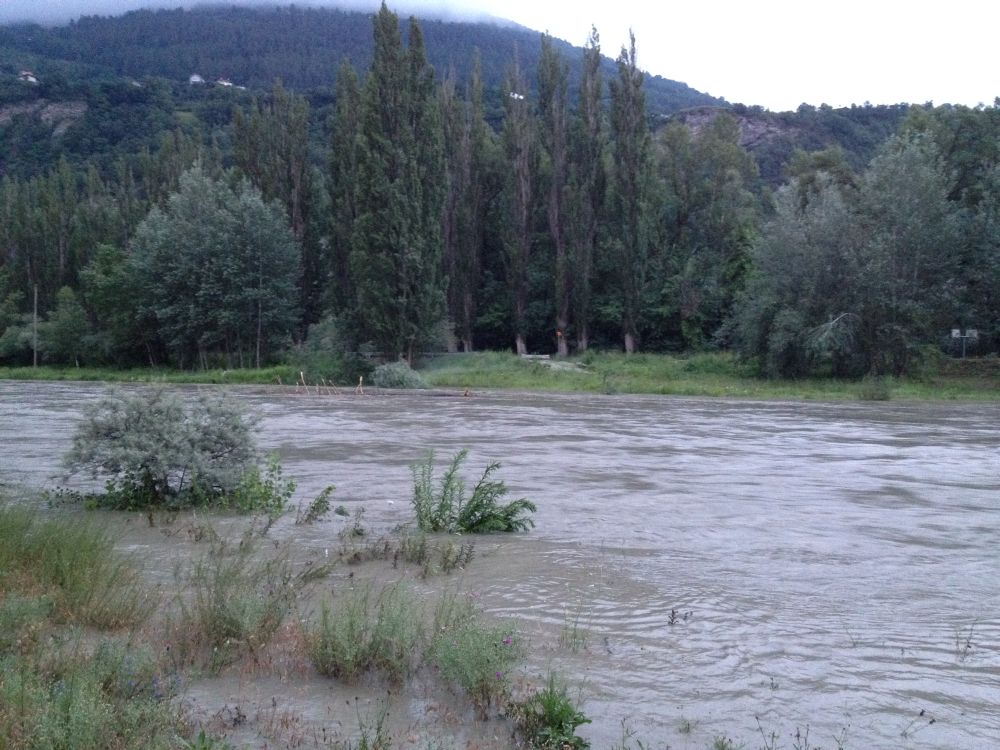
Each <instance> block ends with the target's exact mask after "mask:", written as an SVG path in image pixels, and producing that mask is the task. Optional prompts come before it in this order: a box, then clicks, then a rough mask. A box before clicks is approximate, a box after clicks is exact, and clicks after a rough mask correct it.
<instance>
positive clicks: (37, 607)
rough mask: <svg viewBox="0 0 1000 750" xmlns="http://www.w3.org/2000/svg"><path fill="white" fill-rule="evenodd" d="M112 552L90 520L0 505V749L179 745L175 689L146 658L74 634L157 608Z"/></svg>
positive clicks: (131, 621)
mask: <svg viewBox="0 0 1000 750" xmlns="http://www.w3.org/2000/svg"><path fill="white" fill-rule="evenodd" d="M113 546H114V545H113V543H112V541H111V540H110V539H109V538H108V536H107V532H106V531H105V530H103V529H100V528H98V527H97V526H96V524H95V523H93V522H92V521H89V520H88V521H85V522H83V523H81V522H80V520H79V519H78V518H45V517H43V516H40V515H38V514H37V513H34V512H29V511H27V510H24V509H20V508H11V507H0V592H3V593H2V594H0V747H5V748H6V747H12V748H13V747H17V748H26V749H29V750H35V749H37V750H48V749H49V748H81V749H83V750H99V749H101V748H108V747H150V748H168V747H172V746H173V740H174V738H175V737H176V736H177V733H178V732H179V731H181V729H182V726H181V721H180V720H179V718H178V712H177V711H176V710H175V709H174V707H173V706H172V705H171V699H172V698H173V697H174V694H175V691H174V688H175V681H174V680H173V679H172V678H171V677H170V676H169V675H166V674H164V673H163V672H162V670H161V669H160V667H159V665H158V664H157V662H156V659H155V658H154V657H153V655H152V654H151V653H150V652H149V651H148V650H145V649H142V648H138V647H133V646H131V645H125V644H124V643H122V642H120V641H118V640H110V639H107V638H104V637H100V638H98V637H95V636H94V634H93V631H90V634H89V635H88V636H87V637H83V636H82V635H81V633H83V632H84V631H83V630H82V629H80V628H78V627H76V626H81V625H82V626H89V627H93V628H98V629H100V630H110V629H120V628H130V627H134V626H136V625H139V624H141V623H142V622H143V621H144V620H145V618H146V617H147V615H148V614H149V612H150V604H151V602H152V597H151V596H150V595H149V594H148V593H147V592H146V590H145V588H144V587H143V586H142V585H141V578H140V576H139V574H138V571H136V570H135V569H134V568H133V567H132V566H130V565H129V564H128V562H127V561H126V560H124V559H122V558H121V557H120V556H119V555H117V554H115V553H114V551H113ZM66 625H69V626H71V627H69V628H67V627H65V626H66Z"/></svg>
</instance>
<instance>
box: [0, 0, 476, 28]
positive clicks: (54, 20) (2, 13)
mask: <svg viewBox="0 0 1000 750" xmlns="http://www.w3.org/2000/svg"><path fill="white" fill-rule="evenodd" d="M291 4H293V2H292V0H287V2H277V1H276V0H235V1H234V0H229V1H228V2H219V3H212V2H204V0H202V1H201V2H184V1H183V0H180V1H176V0H175V2H170V0H62V1H61V2H59V3H40V2H38V0H3V2H0V24H8V23H19V22H24V21H33V22H35V23H41V24H45V25H58V24H64V23H67V22H69V21H71V20H74V19H76V18H79V17H80V16H120V15H122V14H124V13H128V12H129V11H133V10H141V9H144V8H146V9H149V8H178V7H183V8H193V7H197V6H200V5H202V6H203V5H223V6H231V5H244V6H265V7H267V6H270V7H274V6H277V5H291ZM294 4H295V5H298V6H312V7H320V6H323V7H332V8H342V9H344V10H360V11H369V12H374V11H376V10H378V8H379V6H380V5H381V0H304V1H303V0H295V2H294ZM389 7H390V8H392V10H394V11H396V12H397V13H399V14H401V15H410V14H412V15H417V16H420V17H421V18H436V19H443V20H465V21H469V20H474V21H482V20H491V19H490V18H489V16H487V15H486V14H485V13H483V12H482V11H481V10H477V9H476V8H475V7H474V3H472V2H462V1H461V0H434V1H431V2H428V1H427V0H402V1H401V2H395V3H394V2H390V3H389Z"/></svg>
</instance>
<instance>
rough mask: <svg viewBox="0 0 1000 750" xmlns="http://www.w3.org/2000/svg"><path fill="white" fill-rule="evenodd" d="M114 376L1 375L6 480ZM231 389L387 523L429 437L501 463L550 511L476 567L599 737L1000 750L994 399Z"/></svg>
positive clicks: (264, 427)
mask: <svg viewBox="0 0 1000 750" xmlns="http://www.w3.org/2000/svg"><path fill="white" fill-rule="evenodd" d="M103 392H104V387H103V386H100V385H97V384H79V383H26V382H0V481H4V482H7V483H20V484H26V485H31V486H38V485H45V486H52V485H54V484H58V483H60V482H62V481H63V480H62V479H60V478H59V471H60V467H59V459H60V457H61V456H62V455H63V454H64V453H65V451H66V450H67V449H68V447H69V443H70V439H71V436H72V434H73V430H74V428H75V424H76V422H77V420H78V419H79V416H80V409H81V407H82V406H83V405H84V404H85V403H88V402H89V401H92V400H93V399H95V398H97V397H98V396H99V395H100V394H101V393H103ZM233 393H235V394H237V396H238V397H239V398H240V399H241V400H244V401H245V402H246V403H247V404H248V406H250V407H252V408H253V409H254V410H256V411H257V412H258V413H259V414H260V415H261V417H262V420H261V423H260V432H259V442H260V445H261V447H262V448H263V449H264V450H266V451H277V452H278V453H279V454H280V456H281V459H282V462H283V466H284V469H285V472H286V474H287V475H289V476H292V477H295V478H296V479H297V480H298V482H299V494H298V497H301V498H305V499H308V498H310V497H312V496H314V495H315V494H316V493H317V492H319V490H320V489H322V487H324V486H326V485H327V484H331V483H332V484H335V485H336V487H337V489H336V492H335V495H334V502H335V503H343V504H344V505H345V506H346V507H348V508H356V507H362V506H363V507H364V508H365V522H366V523H368V524H370V525H371V526H372V527H373V528H376V529H384V530H389V529H392V528H394V527H395V526H397V525H399V524H402V523H405V522H407V521H409V520H410V517H411V509H410V505H409V498H410V495H411V486H412V483H411V477H410V470H409V465H410V464H411V463H413V462H414V461H417V460H419V459H421V458H422V457H424V456H425V455H426V452H427V451H428V450H429V449H433V450H435V452H436V454H437V456H438V457H439V460H440V462H441V463H443V462H444V460H445V459H446V458H448V457H450V456H451V455H453V454H454V453H455V452H456V451H458V450H459V449H461V448H468V449H469V451H470V456H469V462H468V472H467V478H469V479H475V478H478V474H477V472H479V471H481V470H482V468H483V467H484V466H485V465H486V463H487V462H488V461H489V460H492V459H497V460H500V461H501V462H502V463H503V466H502V469H501V470H500V477H501V478H503V479H505V480H506V482H507V484H508V485H509V487H510V488H511V490H512V493H513V494H514V495H515V496H526V497H528V498H530V499H531V500H533V501H534V502H536V503H537V505H538V512H537V513H536V514H535V516H534V518H535V522H536V528H535V529H534V530H532V531H531V532H530V533H528V534H523V535H515V536H508V537H503V538H497V537H487V538H484V539H483V540H480V541H478V542H477V545H478V546H477V557H476V559H475V561H474V564H472V565H470V566H469V569H468V570H467V571H466V573H465V574H464V575H463V576H462V579H461V584H462V586H463V587H465V588H466V589H468V590H470V591H474V592H475V593H476V595H477V596H478V597H479V600H480V601H481V602H482V603H483V606H484V607H485V608H486V609H488V610H489V611H490V612H491V613H493V614H496V615H498V616H514V617H516V618H517V620H518V622H519V623H521V625H522V628H523V629H524V631H525V633H526V634H528V635H529V637H530V638H531V640H532V643H533V646H534V648H533V651H532V653H533V654H534V655H533V657H532V660H531V663H530V664H529V665H528V669H529V670H531V671H533V672H534V673H535V674H544V673H545V671H547V670H549V669H553V670H556V671H558V672H559V673H560V674H562V675H564V676H566V677H567V678H568V679H569V680H570V682H571V684H572V685H573V688H574V690H575V691H578V692H576V693H575V694H578V695H580V697H581V698H582V700H583V708H584V711H585V713H587V715H588V716H590V717H591V718H592V719H593V723H592V724H591V725H588V726H585V727H583V728H582V729H581V733H583V734H585V735H586V736H588V737H589V738H591V739H592V740H593V742H594V746H595V747H601V748H605V747H610V746H611V745H612V744H613V743H615V742H620V740H621V735H622V726H623V725H622V722H623V720H624V721H625V722H626V726H628V727H631V728H632V729H633V730H634V731H635V733H636V734H635V736H636V737H637V738H639V739H642V740H643V741H644V742H646V743H648V744H651V745H652V746H653V747H663V746H665V745H666V746H669V747H671V748H684V747H691V748H703V747H706V746H707V745H709V744H710V743H711V741H712V739H713V738H715V737H718V736H726V737H732V738H734V739H736V740H742V741H745V742H746V743H747V747H758V746H765V745H767V742H768V740H769V739H770V738H771V734H772V732H773V733H775V735H776V737H777V738H778V745H779V746H785V747H788V746H794V744H795V743H798V744H799V746H803V747H804V746H805V745H803V744H802V738H803V734H802V733H803V732H804V731H805V730H806V728H807V727H808V731H809V745H808V746H809V747H821V748H836V747H837V746H838V745H837V743H840V744H841V745H842V746H843V747H846V748H865V749H869V748H909V747H913V748H941V749H942V750H943V749H945V748H977V749H978V748H984V749H986V748H995V747H1000V405H997V404H957V403H956V404H950V403H908V402H907V403H903V402H899V403H897V402H856V403H792V402H760V401H729V400H710V399H691V398H665V397H642V396H601V395H573V394H558V395H556V394H524V393H493V392H483V393H474V394H472V395H471V396H469V397H461V396H457V397H449V396H442V395H440V394H419V393H414V394H406V395H388V394H377V393H370V394H369V395H366V396H363V397H361V396H354V395H347V394H346V393H345V394H339V395H333V394H327V393H323V394H319V393H315V392H310V393H302V392H297V391H294V390H293V389H287V390H280V391H279V390H275V389H264V388H240V389H234V390H233ZM473 475H476V476H473ZM274 533H275V534H276V535H277V536H278V537H279V538H282V537H283V538H286V539H288V538H294V541H295V543H296V544H297V545H300V546H301V547H302V548H304V549H314V550H315V549H320V548H323V547H324V545H327V546H328V545H329V544H330V535H331V534H332V530H331V527H323V526H319V527H316V528H315V529H313V528H310V529H303V528H302V527H295V526H293V525H292V524H291V523H290V522H289V523H284V522H282V523H279V527H278V528H276V529H275V532H274ZM158 538H159V539H162V541H155V539H154V537H153V536H151V535H148V534H147V535H146V537H143V539H145V540H146V541H136V540H135V539H133V540H132V541H131V542H128V543H129V544H131V545H132V546H133V547H135V546H136V545H138V546H140V547H141V546H142V545H147V546H149V547H150V549H147V550H146V553H147V554H148V556H149V557H150V559H154V560H155V559H157V555H166V554H167V552H165V551H156V550H153V549H152V547H155V546H156V545H161V546H162V547H163V548H164V549H168V548H169V540H167V539H165V538H163V537H162V535H160V537H158ZM574 625H575V626H578V628H579V633H581V634H582V635H581V638H580V640H579V642H578V643H576V646H578V647H576V648H567V647H565V643H563V645H562V646H560V645H559V640H560V639H559V636H560V634H563V635H565V633H566V632H567V629H568V628H571V627H572V626H574ZM232 689H233V690H235V689H236V688H232ZM202 700H203V701H205V700H208V698H207V697H206V695H204V694H203V696H202ZM303 700H304V699H303ZM758 722H759V724H760V726H759V727H758ZM762 730H763V731H762ZM796 732H798V737H799V739H798V740H796ZM762 742H763V743H764V744H763V745H762Z"/></svg>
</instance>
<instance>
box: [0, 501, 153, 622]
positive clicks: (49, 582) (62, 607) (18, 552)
mask: <svg viewBox="0 0 1000 750" xmlns="http://www.w3.org/2000/svg"><path fill="white" fill-rule="evenodd" d="M8 576H12V577H20V579H21V581H22V582H24V581H25V580H27V581H30V582H32V584H33V585H34V586H35V587H38V588H40V589H41V590H42V591H44V592H45V596H46V598H47V600H48V601H49V602H50V603H51V607H52V614H53V617H55V618H56V619H57V620H59V621H60V622H67V623H72V624H80V625H91V626H93V627H97V628H103V629H117V628H124V627H130V626H133V625H137V624H139V623H141V622H143V621H144V620H145V619H146V617H147V615H148V614H149V612H150V609H151V605H152V603H153V601H152V597H150V596H149V595H148V594H147V592H146V591H145V588H144V587H143V586H142V581H141V579H140V576H139V573H138V571H136V570H135V569H134V568H133V567H132V565H130V563H129V561H128V560H127V559H125V558H123V557H122V556H120V555H118V554H116V553H115V551H114V541H113V540H112V539H111V537H110V535H109V534H108V533H107V531H106V530H104V529H102V528H100V527H99V526H97V525H96V523H94V522H93V521H91V520H89V519H88V520H87V521H85V522H84V523H81V522H80V521H79V520H76V519H67V518H60V519H43V518H39V517H37V516H36V515H34V514H32V513H30V512H28V511H25V510H20V509H15V508H2V509H0V589H6V588H8V586H9V584H8V583H7V581H6V580H5V579H6V578H7V577H8Z"/></svg>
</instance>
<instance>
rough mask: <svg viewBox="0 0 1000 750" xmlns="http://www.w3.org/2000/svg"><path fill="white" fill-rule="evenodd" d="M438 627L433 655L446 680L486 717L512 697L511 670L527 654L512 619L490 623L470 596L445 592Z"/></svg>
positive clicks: (436, 617) (437, 616) (437, 615)
mask: <svg viewBox="0 0 1000 750" xmlns="http://www.w3.org/2000/svg"><path fill="white" fill-rule="evenodd" d="M433 632H434V637H433V640H432V641H431V644H430V647H429V650H428V659H429V660H430V661H431V663H432V664H434V666H436V667H437V668H438V670H439V672H440V674H441V677H442V678H443V679H444V680H445V681H446V682H448V683H451V684H452V685H455V686H457V687H460V688H461V689H462V690H464V691H465V692H466V694H467V695H468V696H469V698H470V699H471V700H472V702H473V704H474V705H475V706H476V708H477V709H479V711H480V713H481V714H482V715H483V716H486V715H487V714H488V712H489V710H490V708H491V707H496V706H500V705H501V704H502V703H504V702H505V701H506V700H507V698H508V697H509V695H510V685H511V674H510V673H511V670H512V669H513V668H514V667H515V666H516V665H517V664H518V663H519V662H520V661H522V660H523V658H524V654H525V646H524V643H523V641H522V639H521V636H520V635H519V634H518V633H517V630H516V628H515V627H514V626H513V624H511V623H505V622H497V623H490V622H488V621H486V620H485V619H484V618H483V616H482V614H481V612H480V611H479V609H478V608H477V607H476V606H475V604H474V603H473V602H472V601H471V600H470V599H468V598H459V597H458V596H457V595H454V594H446V595H445V596H444V597H442V599H441V601H440V602H439V603H438V606H437V609H436V610H435V614H434V629H433Z"/></svg>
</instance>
